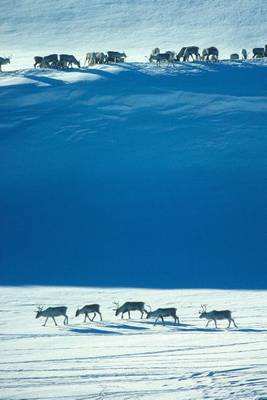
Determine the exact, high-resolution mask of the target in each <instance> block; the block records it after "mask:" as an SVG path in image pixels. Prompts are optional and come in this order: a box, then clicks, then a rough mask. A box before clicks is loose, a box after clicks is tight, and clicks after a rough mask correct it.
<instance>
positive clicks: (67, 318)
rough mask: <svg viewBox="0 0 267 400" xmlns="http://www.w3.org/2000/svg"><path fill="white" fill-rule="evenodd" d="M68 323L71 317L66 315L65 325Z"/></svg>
mask: <svg viewBox="0 0 267 400" xmlns="http://www.w3.org/2000/svg"><path fill="white" fill-rule="evenodd" d="M68 323H69V317H68V316H67V315H65V319H64V325H68Z"/></svg>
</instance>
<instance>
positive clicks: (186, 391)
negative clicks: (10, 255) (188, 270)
mask: <svg viewBox="0 0 267 400" xmlns="http://www.w3.org/2000/svg"><path fill="white" fill-rule="evenodd" d="M127 300H136V301H145V302H147V304H149V305H150V306H151V307H152V308H156V307H158V306H165V307H170V306H175V307H177V310H178V315H179V317H180V319H181V324H180V326H175V325H173V323H172V322H171V321H168V322H166V326H165V327H164V326H162V325H157V326H155V327H154V326H153V321H149V320H140V319H139V314H138V313H137V312H136V313H133V315H132V317H133V319H132V320H128V319H124V320H121V319H119V318H117V317H115V316H114V311H112V309H113V308H114V305H113V301H119V302H120V303H121V304H122V302H124V301H127ZM90 303H99V304H101V311H102V313H103V322H99V321H98V320H96V321H95V322H93V323H83V322H82V321H83V317H82V316H79V317H78V318H75V317H74V315H75V311H76V308H77V306H82V305H84V304H90ZM203 303H208V305H209V307H210V308H215V309H226V308H229V309H231V310H233V317H234V318H235V321H236V323H237V325H238V328H237V329H235V328H231V329H229V330H227V329H225V327H226V326H227V322H226V321H221V322H219V329H217V330H216V329H214V328H213V327H212V326H211V327H209V328H205V321H203V320H200V319H199V318H198V311H199V308H200V304H203ZM38 305H43V306H57V305H67V306H68V315H69V325H68V326H64V325H62V323H63V318H57V320H58V324H59V326H58V327H55V326H54V323H53V321H50V320H49V322H48V323H47V326H46V327H43V326H42V324H43V322H44V320H43V319H38V320H37V319H35V314H34V311H35V310H36V307H37V306H38ZM266 307H267V292H266V291H262V292H261V291H227V290H226V291H222V290H166V291H163V290H147V289H115V288H113V289H101V288H94V289H92V288H66V287H20V288H15V287H13V288H11V287H1V290H0V329H1V331H0V337H1V341H0V351H1V359H0V370H1V374H0V398H1V399H3V400H11V399H12V400H22V399H27V400H33V399H45V400H48V399H59V400H61V399H62V400H63V399H64V400H65V399H72V400H75V399H77V400H81V399H84V400H85V399H98V400H100V399H101V400H104V399H114V400H120V399H124V400H126V399H128V400H137V399H138V400H139V399H144V400H145V399H157V400H161V399H162V400H165V399H166V400H167V399H168V400H170V399H171V400H178V399H181V400H184V399H190V400H200V399H216V400H226V399H230V398H231V399H240V400H244V399H246V400H260V399H261V400H263V399H266V398H267V349H266V342H267V316H266Z"/></svg>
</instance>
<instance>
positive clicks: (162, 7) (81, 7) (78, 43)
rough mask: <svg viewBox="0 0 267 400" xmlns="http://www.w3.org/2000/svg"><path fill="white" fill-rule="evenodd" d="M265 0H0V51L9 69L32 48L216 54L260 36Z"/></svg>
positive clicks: (22, 62)
mask: <svg viewBox="0 0 267 400" xmlns="http://www.w3.org/2000/svg"><path fill="white" fill-rule="evenodd" d="M266 23H267V4H266V1H265V0H235V1H232V0H224V1H221V0H202V1H199V0H179V1H177V0H164V1H162V0H149V1H144V0H134V1H133V0H123V1H112V0H90V1H87V0H79V1H76V0H57V1H56V2H55V1H53V0H23V1H21V0H1V2H0V37H1V39H0V52H1V54H0V55H6V56H8V55H10V54H12V55H13V60H12V64H13V68H14V67H15V68H22V67H30V66H32V58H33V56H35V55H44V54H50V53H71V54H72V53H75V55H76V56H77V57H78V58H80V59H82V60H84V56H85V53H86V52H87V51H94V50H98V51H100V50H101V51H107V50H124V51H126V53H127V54H128V55H129V57H130V58H129V59H130V60H134V61H144V57H145V56H147V55H148V54H149V53H150V51H151V49H152V48H154V47H160V48H162V49H163V50H172V49H173V50H175V51H178V50H179V49H180V48H181V47H182V46H188V45H198V46H200V47H201V48H203V47H208V46H217V47H218V48H219V49H220V50H221V55H222V57H229V54H230V53H232V52H240V51H241V49H242V48H243V47H245V48H247V49H248V50H249V51H251V49H252V48H253V47H261V46H263V45H264V44H265V43H266V28H265V27H266Z"/></svg>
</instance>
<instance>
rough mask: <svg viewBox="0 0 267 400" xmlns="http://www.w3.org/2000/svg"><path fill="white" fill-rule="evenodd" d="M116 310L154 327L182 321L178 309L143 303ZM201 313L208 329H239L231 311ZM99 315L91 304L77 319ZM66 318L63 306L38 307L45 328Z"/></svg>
mask: <svg viewBox="0 0 267 400" xmlns="http://www.w3.org/2000/svg"><path fill="white" fill-rule="evenodd" d="M114 304H115V306H116V308H115V309H113V311H115V316H116V317H118V316H119V315H121V319H123V316H124V314H125V313H127V314H128V318H129V319H130V318H131V311H139V312H140V313H141V319H142V318H143V316H144V314H146V318H152V319H154V325H156V323H157V322H158V320H159V319H160V320H161V322H162V324H163V325H165V320H164V318H167V317H171V318H173V320H174V324H176V323H177V324H180V319H179V317H178V316H177V309H176V308H157V309H156V310H154V311H152V310H151V307H150V306H148V305H146V307H147V308H149V311H147V310H146V308H145V303H144V302H143V301H127V302H126V303H124V304H123V305H121V306H120V305H119V303H116V302H115V303H114ZM201 308H202V309H201V311H199V318H204V319H206V320H207V321H208V322H207V324H206V327H207V326H208V325H209V323H210V322H213V323H214V325H215V328H217V327H218V326H217V321H220V320H224V319H225V320H227V321H228V326H227V328H230V325H231V323H233V324H234V326H235V327H236V328H237V326H236V323H235V321H234V319H233V318H232V313H231V311H229V310H222V311H217V310H213V311H209V312H208V311H207V306H205V305H202V306H201ZM92 314H93V316H92V318H90V316H89V315H92ZM97 314H98V316H99V318H100V321H102V320H103V319H102V314H101V312H100V305H99V304H90V305H85V306H84V307H82V308H80V309H79V308H78V309H77V311H76V313H75V317H78V316H79V315H84V321H83V322H86V319H88V320H89V321H91V322H92V321H94V319H95V317H96V315H97ZM60 316H63V317H64V321H63V323H64V325H67V324H68V320H69V319H68V316H67V307H66V306H62V307H48V308H46V309H45V310H44V309H43V308H42V307H38V310H37V311H36V318H40V317H44V318H45V322H44V324H43V326H45V325H46V323H47V320H48V318H52V319H53V321H54V323H55V325H57V323H56V320H55V317H60Z"/></svg>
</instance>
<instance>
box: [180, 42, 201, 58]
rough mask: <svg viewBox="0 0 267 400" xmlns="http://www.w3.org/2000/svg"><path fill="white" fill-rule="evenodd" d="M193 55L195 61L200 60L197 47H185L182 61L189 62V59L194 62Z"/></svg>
mask: <svg viewBox="0 0 267 400" xmlns="http://www.w3.org/2000/svg"><path fill="white" fill-rule="evenodd" d="M193 55H194V56H195V58H196V60H200V54H199V47H197V46H189V47H186V48H185V50H184V53H183V60H184V61H189V57H191V58H192V60H193V61H194V57H193Z"/></svg>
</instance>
